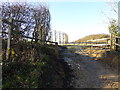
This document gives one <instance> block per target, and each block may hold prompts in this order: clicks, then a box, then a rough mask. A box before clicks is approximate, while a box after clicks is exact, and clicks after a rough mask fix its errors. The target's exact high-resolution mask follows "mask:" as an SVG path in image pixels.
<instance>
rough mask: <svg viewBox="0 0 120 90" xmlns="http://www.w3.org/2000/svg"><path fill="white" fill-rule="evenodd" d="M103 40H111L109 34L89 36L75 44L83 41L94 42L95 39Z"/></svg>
mask: <svg viewBox="0 0 120 90" xmlns="http://www.w3.org/2000/svg"><path fill="white" fill-rule="evenodd" d="M101 38H109V35H107V34H92V35H88V36H85V37H83V38H81V39H79V40H77V41H75V42H83V41H87V40H91V39H92V40H94V39H101Z"/></svg>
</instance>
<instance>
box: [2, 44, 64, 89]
mask: <svg viewBox="0 0 120 90" xmlns="http://www.w3.org/2000/svg"><path fill="white" fill-rule="evenodd" d="M13 49H14V50H15V52H16V53H15V54H17V55H16V56H15V57H13V58H14V59H11V60H12V62H10V63H9V64H8V65H5V64H4V65H3V68H2V69H3V70H2V71H3V72H2V74H3V76H2V77H3V82H2V84H3V88H47V87H57V86H58V84H59V83H61V81H59V80H60V79H61V77H60V76H59V75H58V74H57V73H56V71H57V70H58V72H63V70H62V66H61V65H60V63H59V62H58V61H57V58H56V54H55V47H54V46H53V45H42V46H41V45H33V44H32V45H31V44H30V43H27V44H26V43H19V45H16V46H14V48H13ZM33 56H34V57H33ZM63 76H64V74H63ZM56 80H57V82H56ZM55 83H56V84H55Z"/></svg>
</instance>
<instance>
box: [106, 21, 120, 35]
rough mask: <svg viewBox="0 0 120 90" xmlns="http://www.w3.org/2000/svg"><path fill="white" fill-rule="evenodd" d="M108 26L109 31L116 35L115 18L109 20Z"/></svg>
mask: <svg viewBox="0 0 120 90" xmlns="http://www.w3.org/2000/svg"><path fill="white" fill-rule="evenodd" d="M108 28H109V32H110V33H112V34H113V35H118V30H117V23H116V20H112V21H110V25H109V26H108Z"/></svg>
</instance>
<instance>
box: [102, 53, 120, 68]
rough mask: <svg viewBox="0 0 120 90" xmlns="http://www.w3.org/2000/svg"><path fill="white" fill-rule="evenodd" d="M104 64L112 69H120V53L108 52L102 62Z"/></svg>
mask: <svg viewBox="0 0 120 90" xmlns="http://www.w3.org/2000/svg"><path fill="white" fill-rule="evenodd" d="M102 62H104V63H106V64H108V65H110V66H111V67H115V68H118V65H120V52H116V51H108V52H106V57H105V58H104V60H102Z"/></svg>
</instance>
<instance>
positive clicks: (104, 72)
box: [63, 50, 120, 88]
mask: <svg viewBox="0 0 120 90" xmlns="http://www.w3.org/2000/svg"><path fill="white" fill-rule="evenodd" d="M63 55H64V60H65V61H66V62H67V63H68V65H69V66H70V68H71V69H72V70H73V75H74V76H75V77H73V78H72V82H71V86H73V87H74V88H118V86H120V85H118V70H113V69H112V68H110V67H109V66H107V65H106V66H104V65H103V64H101V63H100V62H99V61H97V60H92V59H91V58H90V57H86V56H82V55H79V54H75V53H71V52H69V51H68V50H67V53H66V52H65V53H63Z"/></svg>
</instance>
